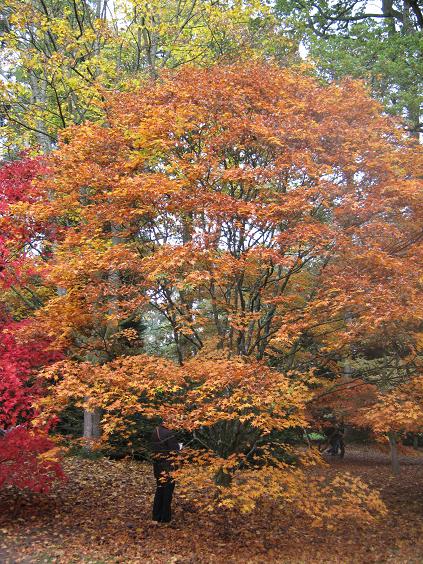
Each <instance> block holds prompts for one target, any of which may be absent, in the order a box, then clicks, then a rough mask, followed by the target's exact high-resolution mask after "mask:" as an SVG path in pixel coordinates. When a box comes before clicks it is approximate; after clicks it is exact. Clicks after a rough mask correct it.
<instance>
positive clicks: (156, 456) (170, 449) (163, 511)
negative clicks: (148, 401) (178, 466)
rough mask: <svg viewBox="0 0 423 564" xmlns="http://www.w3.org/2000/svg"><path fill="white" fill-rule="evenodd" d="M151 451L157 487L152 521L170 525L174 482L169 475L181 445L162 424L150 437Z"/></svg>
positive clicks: (172, 432) (172, 433)
mask: <svg viewBox="0 0 423 564" xmlns="http://www.w3.org/2000/svg"><path fill="white" fill-rule="evenodd" d="M151 443H152V450H153V470H154V477H155V478H156V482H157V487H156V494H155V496H154V503H153V521H157V522H158V523H170V521H171V517H172V512H171V505H172V496H173V490H174V489H175V480H174V479H173V478H172V476H171V475H170V472H171V471H172V469H173V457H174V455H175V453H176V452H178V451H179V450H180V449H181V447H182V445H181V444H180V443H178V440H177V438H176V434H175V432H174V431H171V430H170V429H168V428H167V427H165V426H164V425H163V424H162V425H159V426H158V427H156V428H155V429H154V431H153V433H152V436H151Z"/></svg>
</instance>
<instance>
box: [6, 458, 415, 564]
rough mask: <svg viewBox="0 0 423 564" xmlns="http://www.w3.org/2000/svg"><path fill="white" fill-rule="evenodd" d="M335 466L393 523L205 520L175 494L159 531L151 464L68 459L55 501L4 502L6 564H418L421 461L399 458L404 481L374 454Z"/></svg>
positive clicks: (259, 516) (279, 517)
mask: <svg viewBox="0 0 423 564" xmlns="http://www.w3.org/2000/svg"><path fill="white" fill-rule="evenodd" d="M329 462H330V465H329V466H328V468H327V469H326V470H325V471H326V472H329V473H331V474H333V475H335V474H337V473H341V472H345V471H348V472H350V473H351V474H353V475H356V476H360V477H361V478H362V479H364V480H365V481H366V482H368V483H369V484H371V485H372V486H374V487H376V488H378V489H379V490H381V493H382V497H383V499H384V501H385V503H386V504H387V506H388V509H389V515H388V517H387V518H384V519H383V520H382V521H381V522H378V523H375V524H374V525H371V526H369V525H360V524H357V523H356V522H350V523H342V524H338V525H335V526H334V528H333V529H330V530H328V529H327V528H326V529H315V528H313V527H310V526H309V524H307V523H306V522H305V521H304V518H303V517H301V515H297V516H295V515H294V516H293V515H292V513H290V514H289V516H288V515H284V514H283V511H281V510H278V509H277V508H276V507H274V506H273V507H263V508H262V509H261V511H260V512H257V513H255V514H253V515H249V516H247V517H246V516H234V515H232V516H230V517H228V516H227V515H226V516H222V515H215V516H210V515H202V514H200V513H198V512H197V510H196V509H195V508H194V507H193V506H192V505H190V504H189V503H188V502H187V501H183V500H180V499H179V500H178V496H177V494H176V496H175V503H174V520H173V522H172V523H171V525H155V524H153V523H152V522H151V520H150V511H151V501H152V496H153V492H154V481H153V479H152V472H151V468H150V467H149V466H148V465H146V464H141V463H137V462H125V461H122V462H112V461H109V460H107V459H100V460H96V461H92V460H84V459H78V458H70V459H68V460H67V461H66V470H67V474H68V476H69V479H68V481H67V482H65V483H63V484H60V485H58V486H56V487H55V488H54V490H53V491H52V492H51V493H50V494H48V495H31V496H30V495H21V496H20V497H16V495H14V494H13V493H12V492H10V491H5V492H2V493H1V494H0V562H1V563H2V564H9V563H10V564H12V563H34V564H37V563H40V564H41V563H43V562H45V563H53V562H56V563H63V564H70V563H72V562H75V563H76V562H84V563H93V564H94V563H95V564H101V563H118V562H119V563H125V564H126V563H128V564H130V563H136V562H143V563H144V562H146V563H154V564H155V563H157V564H162V563H163V564H164V563H166V564H167V563H174V564H177V563H179V564H194V563H198V564H200V563H201V564H203V563H209V562H210V563H223V562H225V563H227V562H249V563H262V562H272V563H273V562H280V563H291V562H295V563H297V562H298V563H314V562H316V563H323V562H338V563H348V562H354V563H361V562H363V563H364V562H366V563H367V562H389V563H392V564H394V563H395V564H397V563H417V562H422V561H423V499H422V492H423V458H422V455H421V454H416V455H415V456H414V457H407V458H406V459H403V460H402V469H401V474H400V476H399V477H394V476H393V475H392V473H391V470H390V466H389V460H388V457H387V456H386V455H385V454H383V453H380V452H378V451H375V450H374V449H363V448H360V449H351V448H350V449H349V451H348V453H347V454H346V457H345V459H344V461H340V460H338V459H336V460H330V461H329Z"/></svg>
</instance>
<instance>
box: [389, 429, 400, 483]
mask: <svg viewBox="0 0 423 564" xmlns="http://www.w3.org/2000/svg"><path fill="white" fill-rule="evenodd" d="M388 439H389V446H390V447H391V467H392V472H393V473H394V474H399V471H400V466H399V460H398V443H397V437H396V434H395V433H392V432H391V433H388Z"/></svg>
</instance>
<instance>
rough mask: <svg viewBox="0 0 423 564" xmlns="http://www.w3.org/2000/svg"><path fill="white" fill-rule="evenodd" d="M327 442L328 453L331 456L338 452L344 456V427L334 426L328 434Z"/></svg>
mask: <svg viewBox="0 0 423 564" xmlns="http://www.w3.org/2000/svg"><path fill="white" fill-rule="evenodd" d="M329 444H330V448H329V450H328V453H329V454H331V455H332V456H336V455H337V454H338V452H339V455H340V457H341V458H344V454H345V442H344V428H343V427H340V426H337V427H334V428H333V429H332V430H331V432H330V434H329Z"/></svg>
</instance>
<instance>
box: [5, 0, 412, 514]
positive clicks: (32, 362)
mask: <svg viewBox="0 0 423 564" xmlns="http://www.w3.org/2000/svg"><path fill="white" fill-rule="evenodd" d="M422 29H423V15H422V8H421V5H419V2H417V1H414V0H413V1H410V0H406V1H405V0H404V1H401V2H395V1H391V0H387V1H385V0H384V1H383V2H381V3H380V4H378V3H376V2H375V3H370V2H366V1H363V2H355V1H353V2H336V3H331V2H320V1H316V2H307V1H305V2H297V1H292V2H291V1H287V2H285V1H281V2H276V3H273V2H269V3H263V2H219V1H217V2H203V1H199V0H192V1H191V2H188V1H187V2H184V1H177V2H173V1H169V2H166V3H163V2H155V1H151V2H144V1H143V2H132V1H127V0H125V1H123V2H114V3H112V4H111V3H108V2H107V1H106V2H102V1H99V2H85V1H84V2H77V1H73V0H72V1H69V2H67V1H57V2H55V1H49V0H46V1H44V0H43V1H40V2H38V1H36V0H34V1H32V2H29V1H15V0H13V1H11V0H6V2H5V3H4V4H3V6H2V8H1V12H0V34H1V35H0V39H1V55H0V68H1V76H2V79H1V83H0V126H1V132H0V142H1V153H2V157H3V160H4V164H3V166H2V168H1V169H0V195H1V199H0V206H1V208H0V209H1V214H0V269H1V272H0V283H1V286H2V294H1V335H2V342H1V345H0V371H1V378H2V379H1V382H0V394H1V395H0V427H1V428H2V429H3V434H4V437H3V438H2V439H0V440H1V443H0V446H1V451H0V452H1V459H0V462H1V466H0V487H3V488H12V489H13V488H17V489H21V490H24V491H26V490H28V489H29V490H32V491H35V492H37V491H42V492H43V491H48V490H49V488H50V487H51V486H52V483H53V482H54V481H55V480H57V479H58V480H60V479H62V478H63V468H62V466H63V460H62V456H63V453H64V452H65V449H67V452H68V453H69V452H71V453H76V452H78V453H79V455H83V456H88V457H95V456H97V455H98V454H99V453H103V454H107V455H108V456H112V457H114V458H116V457H122V456H127V457H128V456H129V457H131V458H137V459H145V458H148V456H149V453H148V436H149V433H150V431H151V428H152V427H153V426H154V425H155V423H156V422H157V420H158V419H157V418H158V417H160V416H162V417H163V416H164V417H165V419H166V421H167V422H168V423H169V424H171V425H173V426H174V427H176V428H178V429H179V430H180V433H181V436H183V437H184V441H185V442H187V443H188V448H186V449H185V451H184V453H183V455H182V456H181V461H180V462H181V463H180V465H179V469H178V470H177V477H178V484H179V487H180V490H181V492H182V493H183V494H184V495H186V496H187V497H188V499H190V500H191V501H192V502H193V503H194V502H195V503H196V504H197V505H200V509H202V510H204V509H206V510H209V511H212V512H213V511H217V512H219V511H235V512H241V513H247V512H251V511H253V510H257V511H260V508H261V507H262V505H261V504H262V503H263V502H264V500H266V499H267V500H268V499H269V498H270V499H273V500H274V501H275V502H276V503H279V504H281V503H282V504H283V506H284V507H285V508H288V507H291V508H294V511H300V512H302V513H303V514H304V515H306V516H307V518H308V519H311V520H312V521H313V522H314V523H315V524H319V525H321V524H323V523H327V522H332V521H336V520H338V519H350V518H353V519H357V520H364V521H366V520H371V519H374V518H375V517H376V516H378V515H379V516H380V515H384V514H385V512H386V507H385V506H384V504H383V502H382V501H381V499H380V497H379V495H378V493H377V491H376V490H371V489H369V488H368V486H367V485H366V484H365V483H364V482H363V481H361V480H359V479H357V478H352V477H351V476H348V475H342V476H336V478H335V479H334V481H333V476H331V475H330V473H327V475H326V476H325V473H324V472H323V474H321V473H318V474H317V475H316V476H314V477H311V475H310V469H311V468H314V467H315V466H316V465H317V466H320V465H321V464H323V461H322V459H321V456H320V454H319V453H318V452H317V451H316V449H314V448H312V442H313V438H314V437H315V436H316V437H317V436H318V433H322V432H323V431H324V430H325V428H328V427H333V426H334V425H342V426H345V425H347V426H348V428H349V429H353V428H354V429H366V430H367V432H371V433H372V436H373V437H374V438H375V439H377V440H378V441H381V442H383V441H384V440H385V441H388V442H389V445H390V449H391V459H392V466H393V471H394V472H398V471H399V466H398V446H399V445H401V443H402V442H403V439H404V438H408V439H409V438H410V437H412V438H414V443H415V446H417V445H418V440H419V433H420V432H421V431H422V425H423V410H422V404H421V397H422V376H421V348H422V342H423V341H422V332H421V313H422V311H421V283H422V279H421V267H420V265H421V258H422V246H421V240H422V229H421V226H422V209H423V208H422V191H421V183H422V182H421V179H422V153H421V147H420V144H419V140H420V135H421V133H422V121H421V105H422V95H423V91H422V75H423V62H422V61H423V58H422V39H423V36H422ZM315 433H317V434H315ZM410 434H411V435H410ZM78 437H82V440H81V441H79V440H78ZM305 446H307V447H308V448H305ZM65 466H66V464H65ZM13 491H15V490H13ZM200 491H201V492H202V494H201V495H199V494H198V492H200ZM328 491H331V492H337V493H336V495H337V496H338V499H343V500H344V502H343V503H335V504H334V503H333V500H332V501H331V500H328V498H327V493H328ZM196 492H197V493H196ZM291 510H292V509H290V511H291ZM286 511H288V509H286Z"/></svg>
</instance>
